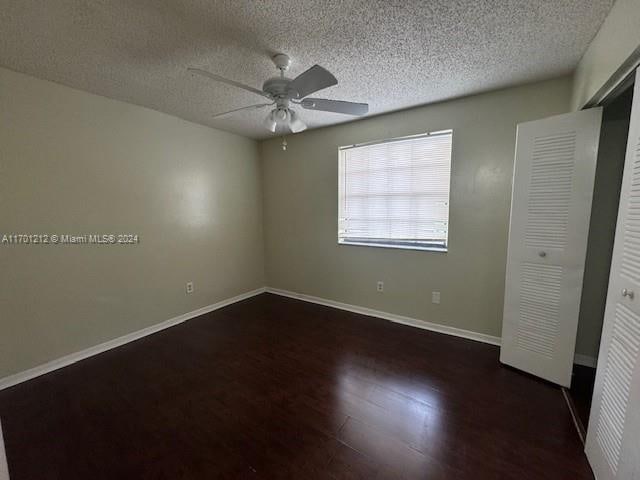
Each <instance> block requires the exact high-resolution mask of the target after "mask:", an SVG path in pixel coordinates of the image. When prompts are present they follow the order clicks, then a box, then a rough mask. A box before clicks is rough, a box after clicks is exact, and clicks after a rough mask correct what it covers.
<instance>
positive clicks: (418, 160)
mask: <svg viewBox="0 0 640 480" xmlns="http://www.w3.org/2000/svg"><path fill="white" fill-rule="evenodd" d="M452 136H453V132H452V131H451V130H447V131H442V132H434V133H428V134H424V135H416V136H413V137H404V138H397V139H391V140H384V141H381V142H375V143H369V144H366V145H354V146H349V147H341V148H340V151H339V188H338V192H339V198H338V204H339V207H338V208H339V212H338V215H339V219H338V242H339V243H344V244H356V245H373V246H383V247H397V248H416V249H425V250H446V249H447V236H448V230H449V228H448V227H449V184H450V179H451V144H452Z"/></svg>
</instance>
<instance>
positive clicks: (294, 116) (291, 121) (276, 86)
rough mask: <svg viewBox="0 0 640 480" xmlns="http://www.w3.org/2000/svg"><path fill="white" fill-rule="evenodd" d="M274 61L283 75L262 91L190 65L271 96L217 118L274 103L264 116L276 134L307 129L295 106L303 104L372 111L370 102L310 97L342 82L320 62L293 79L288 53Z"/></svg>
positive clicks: (214, 77)
mask: <svg viewBox="0 0 640 480" xmlns="http://www.w3.org/2000/svg"><path fill="white" fill-rule="evenodd" d="M272 60H273V63H275V65H276V68H278V69H279V70H280V76H276V77H271V78H269V79H268V80H267V81H266V82H264V84H263V85H262V90H258V89H257V88H253V87H250V86H248V85H244V84H242V83H240V82H236V81H235V80H229V79H227V78H224V77H221V76H219V75H216V74H215V73H210V72H207V71H206V70H202V69H199V68H188V70H189V71H190V72H192V73H196V74H198V75H202V76H204V77H207V78H210V79H211V80H215V81H216V82H222V83H226V84H227V85H232V86H234V87H238V88H242V89H243V90H247V91H249V92H252V93H255V94H257V95H261V96H263V97H265V98H268V99H269V103H259V104H257V105H249V106H248V107H241V108H236V109H235V110H230V111H228V112H224V113H218V114H216V115H214V117H220V116H222V115H228V114H230V113H235V112H241V111H243V110H256V109H259V108H264V107H271V106H274V108H273V109H272V110H271V112H269V114H268V115H267V117H266V118H265V119H264V126H265V127H266V128H267V129H268V130H270V131H271V132H274V133H275V132H276V130H277V129H289V130H291V132H293V133H297V132H301V131H303V130H305V129H306V128H307V125H306V124H305V123H304V122H303V121H302V120H301V119H300V117H299V116H298V113H297V112H296V111H294V110H293V109H292V108H291V106H292V105H299V106H300V107H302V108H304V109H306V110H319V111H322V112H333V113H342V114H345V115H357V116H360V115H365V114H366V113H367V112H368V111H369V105H368V104H366V103H354V102H344V101H341V100H328V99H326V98H310V97H309V95H311V94H312V93H315V92H317V91H320V90H322V89H324V88H327V87H331V86H333V85H337V83H338V80H336V77H334V76H333V75H332V74H331V73H330V72H329V71H327V70H325V69H324V68H322V67H321V66H320V65H314V66H313V67H311V68H310V69H309V70H307V71H306V72H303V73H301V74H300V75H298V76H297V77H296V78H294V79H290V78H287V77H285V76H284V72H286V71H287V70H288V69H289V66H290V65H291V59H290V58H289V57H288V56H287V55H285V54H282V53H279V54H277V55H274V56H273V57H272Z"/></svg>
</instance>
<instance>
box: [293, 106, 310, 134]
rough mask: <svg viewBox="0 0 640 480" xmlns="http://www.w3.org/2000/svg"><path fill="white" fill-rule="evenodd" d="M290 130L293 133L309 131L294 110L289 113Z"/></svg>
mask: <svg viewBox="0 0 640 480" xmlns="http://www.w3.org/2000/svg"><path fill="white" fill-rule="evenodd" d="M289 128H290V129H291V131H292V132H293V133H298V132H302V131H303V130H306V129H307V125H306V124H305V123H304V122H303V121H302V120H300V117H298V114H297V113H296V112H294V111H293V110H290V111H289Z"/></svg>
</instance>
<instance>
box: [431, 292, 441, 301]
mask: <svg viewBox="0 0 640 480" xmlns="http://www.w3.org/2000/svg"><path fill="white" fill-rule="evenodd" d="M431 303H440V292H431Z"/></svg>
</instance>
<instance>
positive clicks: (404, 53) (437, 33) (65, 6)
mask: <svg viewBox="0 0 640 480" xmlns="http://www.w3.org/2000/svg"><path fill="white" fill-rule="evenodd" d="M612 4H613V0H537V1H532V0H436V1H417V0H415V1H397V0H396V1H390V0H353V1H343V0H341V1H326V0H322V1H320V0H270V1H244V0H243V1H241V0H235V1H222V0H213V1H212V0H199V1H198V0H191V1H187V0H172V1H170V0H133V1H132V0H93V1H89V2H87V1H85V0H47V1H44V2H43V1H42V0H0V32H1V33H0V65H2V66H5V67H7V68H10V69H13V70H17V71H20V72H24V73H27V74H31V75H34V76H36V77H40V78H44V79H48V80H52V81H55V82H59V83H62V84H64V85H68V86H71V87H75V88H78V89H81V90H86V91H89V92H92V93H96V94H99V95H104V96H107V97H111V98H115V99H119V100H123V101H125V102H130V103H134V104H138V105H143V106H146V107H149V108H152V109H155V110H159V111H162V112H166V113H169V114H171V115H175V116H178V117H181V118H184V119H186V120H190V121H193V122H197V123H201V124H204V125H209V126H212V127H215V128H219V129H222V130H227V131H230V132H235V133H238V134H241V135H245V136H249V137H252V138H265V137H268V136H269V132H268V131H266V130H265V129H264V128H263V127H262V126H261V120H262V118H263V117H264V116H265V115H266V111H265V110H262V111H257V112H256V111H250V112H243V113H239V114H236V115H232V116H228V117H223V118H219V119H212V118H211V115H212V114H213V113H216V112H223V111H226V110H230V109H233V108H238V107H242V106H246V105H251V104H254V103H262V101H263V98H262V97H260V96H257V95H253V94H251V93H248V92H244V91H242V90H238V89H235V88H233V87H229V86H226V85H221V84H217V83H214V82H212V81H209V80H207V79H205V78H201V77H197V76H192V75H191V74H189V73H188V72H187V71H186V68H187V67H188V66H196V67H201V68H205V69H208V70H210V71H212V72H214V73H217V74H219V75H223V76H226V77H228V78H231V79H235V80H238V81H241V82H244V83H246V84H249V85H252V86H256V87H261V86H262V83H263V82H264V80H266V79H267V78H268V77H270V76H273V75H275V74H276V73H277V72H276V70H275V67H274V66H273V64H272V63H271V60H270V58H269V57H270V55H272V54H274V53H277V52H283V53H287V54H288V55H290V56H291V58H292V60H293V64H292V66H291V69H290V71H289V74H288V76H291V77H293V76H296V75H297V74H299V73H301V72H302V71H304V70H306V69H307V68H308V67H310V66H311V65H313V64H314V63H318V64H320V65H322V66H324V67H325V68H327V69H328V70H330V71H331V72H332V73H334V75H335V76H336V78H337V79H338V82H339V84H338V85H337V86H334V87H331V88H329V89H326V90H324V91H322V92H319V93H318V94H317V96H321V97H326V98H332V99H341V100H350V101H356V102H368V103H369V104H370V115H375V114H379V113H383V112H388V111H393V110H398V109H402V108H407V107H412V106H416V105H422V104H426V103H431V102H437V101H441V100H445V99H449V98H453V97H459V96H463V95H468V94H472V93H477V92H480V91H486V90H491V89H495V88H500V87H505V86H509V85H515V84H520V83H525V82H531V81H536V80H541V79H545V78H551V77H555V76H560V75H563V74H567V73H569V72H571V71H572V70H573V69H574V68H575V66H576V65H577V63H578V61H579V59H580V57H581V56H582V54H583V53H584V51H585V50H586V48H587V46H588V44H589V42H590V41H591V39H592V38H593V37H594V35H595V34H596V32H597V31H598V28H599V27H600V25H601V23H602V22H603V20H604V18H605V17H606V15H607V13H608V11H609V9H610V8H611V6H612ZM302 115H303V119H304V120H305V121H306V122H307V123H308V124H309V126H310V127H312V128H313V127H319V126H324V125H331V124H335V123H339V122H342V121H349V120H351V119H352V117H347V116H342V115H339V114H331V113H319V112H311V111H304V112H303V114H302Z"/></svg>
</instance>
